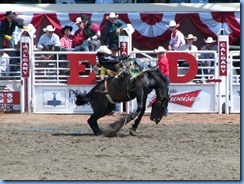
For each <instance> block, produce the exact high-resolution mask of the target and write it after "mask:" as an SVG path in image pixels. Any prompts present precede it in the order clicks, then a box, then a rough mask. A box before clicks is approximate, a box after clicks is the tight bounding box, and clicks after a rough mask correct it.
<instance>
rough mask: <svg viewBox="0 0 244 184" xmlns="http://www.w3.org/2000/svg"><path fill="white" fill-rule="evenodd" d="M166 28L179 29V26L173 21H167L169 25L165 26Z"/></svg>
mask: <svg viewBox="0 0 244 184" xmlns="http://www.w3.org/2000/svg"><path fill="white" fill-rule="evenodd" d="M166 26H167V27H176V28H177V27H179V26H180V24H176V22H175V21H174V20H171V21H169V25H166Z"/></svg>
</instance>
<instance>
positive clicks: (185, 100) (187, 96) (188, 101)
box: [148, 90, 201, 107]
mask: <svg viewBox="0 0 244 184" xmlns="http://www.w3.org/2000/svg"><path fill="white" fill-rule="evenodd" d="M200 91H201V90H196V91H191V92H187V93H180V94H174V95H171V96H170V99H169V102H171V103H175V104H179V105H182V106H186V107H192V105H193V104H194V102H195V101H196V100H197V97H198V95H199V93H200ZM155 100H156V95H154V96H153V97H152V98H151V100H150V102H149V104H148V107H152V103H153V102H154V101H155Z"/></svg>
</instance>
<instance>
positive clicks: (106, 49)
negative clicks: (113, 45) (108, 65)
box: [97, 45, 112, 54]
mask: <svg viewBox="0 0 244 184" xmlns="http://www.w3.org/2000/svg"><path fill="white" fill-rule="evenodd" d="M97 52H98V53H103V54H112V52H111V50H110V49H109V48H108V47H107V46H106V45H102V46H101V47H100V48H99V49H98V50H97Z"/></svg>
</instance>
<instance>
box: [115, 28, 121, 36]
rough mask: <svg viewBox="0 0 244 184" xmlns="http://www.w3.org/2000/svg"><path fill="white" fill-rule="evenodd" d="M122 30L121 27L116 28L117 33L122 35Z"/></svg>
mask: <svg viewBox="0 0 244 184" xmlns="http://www.w3.org/2000/svg"><path fill="white" fill-rule="evenodd" d="M120 31H121V28H120V27H119V28H117V29H116V35H120Z"/></svg>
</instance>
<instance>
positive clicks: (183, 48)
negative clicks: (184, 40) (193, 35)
mask: <svg viewBox="0 0 244 184" xmlns="http://www.w3.org/2000/svg"><path fill="white" fill-rule="evenodd" d="M179 50H180V51H188V52H189V53H191V54H192V55H193V56H194V57H195V58H196V59H198V53H197V51H198V48H197V47H196V46H195V45H188V44H184V45H182V46H181V47H180V49H179Z"/></svg>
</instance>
